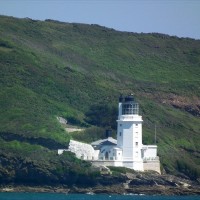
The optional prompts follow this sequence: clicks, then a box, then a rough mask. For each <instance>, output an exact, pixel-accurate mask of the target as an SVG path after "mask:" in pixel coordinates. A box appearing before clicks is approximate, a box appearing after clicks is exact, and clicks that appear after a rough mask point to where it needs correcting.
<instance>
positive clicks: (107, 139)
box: [91, 137, 117, 146]
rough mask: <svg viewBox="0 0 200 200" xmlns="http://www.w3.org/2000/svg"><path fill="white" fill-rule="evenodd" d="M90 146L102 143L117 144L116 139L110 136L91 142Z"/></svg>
mask: <svg viewBox="0 0 200 200" xmlns="http://www.w3.org/2000/svg"><path fill="white" fill-rule="evenodd" d="M91 145H92V146H102V145H117V140H115V139H114V138H112V137H108V138H106V139H103V140H97V141H95V142H92V143H91Z"/></svg>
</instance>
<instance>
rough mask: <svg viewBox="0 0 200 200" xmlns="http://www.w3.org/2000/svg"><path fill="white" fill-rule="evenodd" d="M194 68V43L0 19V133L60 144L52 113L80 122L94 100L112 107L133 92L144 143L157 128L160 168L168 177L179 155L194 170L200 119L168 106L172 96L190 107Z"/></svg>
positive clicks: (195, 89)
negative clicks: (142, 129) (138, 110)
mask: <svg viewBox="0 0 200 200" xmlns="http://www.w3.org/2000/svg"><path fill="white" fill-rule="evenodd" d="M199 65H200V41H197V40H192V39H184V38H177V37H170V36H168V35H162V34H135V33H125V32H124V33H123V32H117V31H115V30H112V29H108V28H105V27H100V26H98V25H90V26H89V25H84V24H68V23H60V22H55V21H51V20H48V21H45V22H42V21H33V20H30V19H16V18H10V17H5V16H1V17H0V67H1V80H0V81H1V86H2V87H1V91H0V95H1V98H0V105H1V113H0V131H1V132H12V133H15V134H20V135H23V136H24V137H44V138H51V139H54V140H56V141H59V142H60V143H62V144H65V143H66V141H68V138H69V136H68V135H66V134H65V132H64V130H63V129H62V127H60V125H59V124H58V122H57V120H56V116H63V117H66V118H68V117H74V118H76V119H78V120H80V121H83V119H84V113H85V112H86V111H87V110H88V109H89V108H90V106H91V105H93V104H94V103H104V104H105V103H108V102H109V103H111V104H112V105H117V98H118V95H119V94H120V93H124V94H127V93H129V92H134V94H135V96H136V97H137V99H138V101H139V102H140V106H141V111H142V115H143V117H144V120H145V123H144V143H149V142H150V143H152V142H153V138H154V136H153V135H154V124H155V123H156V124H157V127H158V128H157V130H158V136H157V140H158V146H159V154H160V156H161V161H162V164H163V166H164V167H165V169H166V170H168V171H170V172H173V171H174V169H175V167H176V168H177V166H176V163H177V160H180V158H181V159H184V160H185V163H181V164H182V165H181V166H186V168H187V169H188V168H189V167H188V165H190V166H191V168H192V169H190V170H193V171H194V170H195V168H198V165H199V164H200V163H199V159H198V158H199V152H198V149H200V146H199V145H200V140H199V135H198V134H199V132H200V123H199V122H200V120H199V117H195V116H193V115H191V114H190V113H188V112H186V111H185V110H183V109H175V108H174V107H173V106H171V104H169V103H165V102H168V100H169V99H170V97H171V95H176V96H177V97H181V98H183V99H187V101H188V102H189V103H190V104H192V105H193V104H195V99H198V98H199V87H200V80H199V75H200V67H199ZM194 152H195V153H194ZM179 167H180V166H179ZM182 168H183V169H182ZM182 168H181V169H180V170H182V171H184V170H185V169H184V167H182Z"/></svg>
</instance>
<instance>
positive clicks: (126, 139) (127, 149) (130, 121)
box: [117, 95, 143, 171]
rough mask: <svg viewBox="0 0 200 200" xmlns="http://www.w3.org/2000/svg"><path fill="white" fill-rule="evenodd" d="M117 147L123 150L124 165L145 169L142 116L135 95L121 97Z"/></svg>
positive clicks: (139, 169)
mask: <svg viewBox="0 0 200 200" xmlns="http://www.w3.org/2000/svg"><path fill="white" fill-rule="evenodd" d="M118 111H119V112H118V119H117V147H118V148H120V149H122V152H123V155H122V157H123V160H122V162H123V164H122V165H123V166H124V167H128V168H131V169H134V170H138V171H143V159H142V148H143V145H142V122H143V120H142V116H140V115H139V104H138V103H137V102H136V101H135V99H134V97H133V95H128V96H126V97H123V96H120V97H119V107H118Z"/></svg>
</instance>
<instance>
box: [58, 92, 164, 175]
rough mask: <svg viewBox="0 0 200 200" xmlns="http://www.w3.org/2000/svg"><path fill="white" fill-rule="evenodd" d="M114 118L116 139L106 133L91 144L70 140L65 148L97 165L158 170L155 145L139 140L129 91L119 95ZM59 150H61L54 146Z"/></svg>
mask: <svg viewBox="0 0 200 200" xmlns="http://www.w3.org/2000/svg"><path fill="white" fill-rule="evenodd" d="M118 111H119V112H118V119H117V140H115V139H113V138H112V137H110V135H109V132H108V134H107V138H106V139H103V140H98V141H95V142H93V143H91V145H89V144H84V143H81V142H77V141H73V140H71V141H70V144H69V149H68V150H69V151H72V152H74V153H75V154H76V156H77V157H78V158H81V159H84V160H90V161H91V162H92V163H93V164H94V165H98V166H102V165H103V166H120V167H127V168H131V169H134V170H137V171H148V170H153V171H157V172H158V173H160V161H159V157H158V156H157V145H143V144H142V122H143V120H142V116H140V115H139V104H138V103H137V102H136V101H135V100H134V97H133V96H132V95H129V96H126V97H123V96H120V98H119V108H118ZM58 151H59V154H61V153H62V152H63V150H58Z"/></svg>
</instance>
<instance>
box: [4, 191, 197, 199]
mask: <svg viewBox="0 0 200 200" xmlns="http://www.w3.org/2000/svg"><path fill="white" fill-rule="evenodd" d="M0 200H200V196H148V195H87V194H53V193H4V192H3V193H0Z"/></svg>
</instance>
